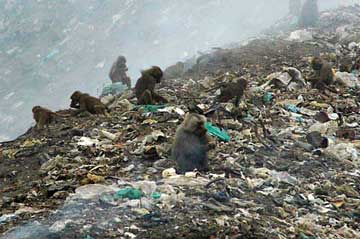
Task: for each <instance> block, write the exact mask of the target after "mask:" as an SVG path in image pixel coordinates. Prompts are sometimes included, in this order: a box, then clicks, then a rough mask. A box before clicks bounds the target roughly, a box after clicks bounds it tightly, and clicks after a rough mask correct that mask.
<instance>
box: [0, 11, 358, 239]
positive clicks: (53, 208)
mask: <svg viewBox="0 0 360 239" xmlns="http://www.w3.org/2000/svg"><path fill="white" fill-rule="evenodd" d="M355 11H359V7H358V6H355V7H348V8H342V9H340V10H337V11H334V12H328V13H323V14H322V17H321V19H322V22H321V24H322V25H323V24H325V23H324V22H323V21H326V24H328V26H331V28H330V27H329V28H327V29H326V31H325V30H324V28H323V29H320V28H319V29H311V30H296V31H307V32H308V33H309V34H303V33H301V34H300V33H299V32H297V33H296V32H294V31H289V32H287V34H286V33H285V32H283V33H282V34H274V35H271V36H267V37H264V38H262V39H256V40H253V41H251V42H249V43H248V44H247V45H244V46H242V47H239V48H236V49H226V50H224V49H221V50H218V52H215V53H211V54H209V55H207V56H202V59H200V60H198V61H197V63H196V64H195V65H194V66H193V67H192V68H191V69H190V70H187V71H186V72H185V73H184V74H183V75H182V76H181V77H178V78H174V79H167V80H166V81H165V82H163V83H162V84H161V85H160V87H159V88H158V89H157V92H158V93H159V94H160V95H162V96H164V97H166V98H167V99H169V103H168V104H165V105H156V106H154V105H145V106H143V105H135V104H134V103H135V102H136V100H134V95H133V93H132V92H131V90H126V91H124V92H123V94H122V95H121V96H120V97H113V98H111V100H109V101H108V103H109V104H110V106H109V107H110V108H111V113H110V117H107V116H88V115H84V116H83V115H79V116H77V117H71V118H68V119H66V120H65V121H64V122H60V123H58V124H52V125H51V126H50V127H49V129H44V130H42V131H40V132H38V131H34V130H29V131H28V132H27V133H26V134H24V135H23V136H21V137H19V138H18V139H17V140H15V141H13V142H9V143H3V144H2V145H1V148H0V152H1V154H0V184H1V188H0V193H1V196H2V197H1V198H0V233H1V234H0V235H2V236H3V237H2V238H86V239H91V238H225V237H226V236H228V237H229V238H284V239H285V238H300V239H310V238H312V239H315V238H319V239H320V238H329V239H330V238H359V237H360V233H359V231H360V155H359V149H360V137H359V135H360V126H359V120H360V106H359V104H358V101H359V83H360V79H359V69H360V38H359V36H360V29H359V28H358V27H357V26H358V24H359V23H360V15H355V14H353V15H350V14H349V13H351V12H355ZM342 17H344V18H346V19H348V18H349V19H351V22H350V23H349V22H348V21H345V20H346V19H345V20H344V21H342V20H339V19H343V18H342ZM340 29H344V31H341V30H340ZM344 32H346V37H345V36H344V35H343V34H345V33H344ZM302 36H305V39H302ZM309 36H311V37H309ZM334 39H337V40H336V41H334ZM349 39H351V41H349ZM318 53H321V55H322V57H323V58H324V59H327V60H328V61H329V62H330V63H331V64H332V66H333V68H334V70H335V72H336V77H335V79H336V82H335V84H334V86H332V87H328V88H326V89H325V90H318V89H312V88H311V86H310V84H309V82H308V81H307V79H308V78H309V76H310V74H311V72H312V70H311V68H310V64H309V58H310V57H312V56H315V55H317V54H318ZM345 59H348V60H345ZM239 77H242V78H244V79H246V81H247V82H248V86H247V89H246V90H245V93H244V96H243V97H242V98H241V100H240V103H239V105H238V106H236V105H234V104H233V103H232V102H228V103H217V104H214V99H216V97H217V96H218V95H219V94H220V90H219V89H220V87H221V86H222V85H223V84H224V83H225V82H232V81H234V80H236V79H238V78H239ZM188 111H193V112H198V113H202V114H204V115H206V116H207V119H208V122H209V123H208V124H207V125H206V128H207V130H208V132H209V133H210V134H211V135H212V137H213V138H214V139H215V141H216V143H215V144H216V145H215V147H214V149H212V150H210V152H209V159H210V160H209V172H207V173H202V172H196V171H194V172H187V173H185V174H178V173H177V171H176V164H175V162H174V160H172V159H171V157H170V154H171V153H170V152H171V145H172V142H173V139H174V135H175V131H176V128H177V126H178V125H179V124H180V123H181V122H182V120H183V118H184V116H185V113H186V112H188ZM62 112H66V110H64V111H62Z"/></svg>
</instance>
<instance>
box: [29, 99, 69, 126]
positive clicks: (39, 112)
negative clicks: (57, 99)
mask: <svg viewBox="0 0 360 239" xmlns="http://www.w3.org/2000/svg"><path fill="white" fill-rule="evenodd" d="M32 113H33V118H34V120H35V122H36V128H37V129H43V128H44V126H48V125H49V124H50V123H52V122H54V121H55V120H56V118H57V117H68V116H69V115H62V114H58V113H55V112H52V111H51V110H49V109H46V108H44V107H41V106H39V105H37V106H34V107H33V108H32Z"/></svg>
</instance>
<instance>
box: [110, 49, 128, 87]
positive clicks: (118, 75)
mask: <svg viewBox="0 0 360 239" xmlns="http://www.w3.org/2000/svg"><path fill="white" fill-rule="evenodd" d="M127 70H128V68H127V66H126V58H125V57H124V56H119V57H118V58H117V60H116V61H115V62H114V64H113V65H112V66H111V69H110V73H109V77H110V79H111V81H112V83H116V82H121V83H123V84H125V85H127V87H128V88H129V89H130V88H131V79H130V77H128V76H127V75H126V72H127Z"/></svg>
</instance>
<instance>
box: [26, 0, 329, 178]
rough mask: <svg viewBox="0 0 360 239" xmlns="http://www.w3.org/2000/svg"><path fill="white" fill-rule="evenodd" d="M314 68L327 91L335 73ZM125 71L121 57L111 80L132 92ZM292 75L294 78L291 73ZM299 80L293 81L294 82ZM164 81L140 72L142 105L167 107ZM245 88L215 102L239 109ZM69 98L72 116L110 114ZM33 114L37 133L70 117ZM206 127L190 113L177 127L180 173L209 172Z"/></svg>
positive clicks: (158, 74) (77, 96) (93, 101)
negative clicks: (161, 92) (160, 90)
mask: <svg viewBox="0 0 360 239" xmlns="http://www.w3.org/2000/svg"><path fill="white" fill-rule="evenodd" d="M300 7H301V0H290V11H293V12H292V13H293V14H303V13H300V12H298V11H299V9H300ZM315 10H316V12H317V1H316V0H306V1H305V3H304V5H303V7H302V12H306V11H310V12H312V13H311V14H313V13H314V11H315ZM304 14H305V13H304ZM306 14H308V15H306ZM306 14H305V15H304V16H301V18H304V19H305V18H307V17H308V16H310V15H311V14H310V13H306ZM309 14H310V15H309ZM311 16H312V15H311ZM308 20H309V19H308V18H307V20H303V21H302V23H303V24H304V25H309V24H312V22H313V20H310V21H308ZM311 67H312V69H313V70H314V74H313V76H312V77H311V78H310V79H309V80H310V82H311V85H312V87H314V88H317V89H319V90H324V89H326V88H327V87H328V86H329V85H331V84H332V83H333V82H334V73H333V71H332V67H331V65H330V64H329V63H328V62H327V61H325V60H323V59H321V58H320V57H314V58H313V59H312V61H311ZM126 71H127V67H126V59H125V57H123V56H119V57H118V58H117V60H116V61H115V63H114V64H113V65H112V67H111V70H110V73H109V77H110V79H111V81H112V82H113V83H116V82H121V83H123V84H125V85H127V87H128V88H131V80H130V78H129V77H128V76H127V75H126ZM289 74H290V75H292V74H291V72H289ZM296 78H297V77H293V79H295V80H296ZM162 79H163V71H162V70H161V68H160V67H158V66H153V67H151V68H149V69H147V70H144V71H142V72H141V77H140V78H139V79H138V80H137V82H136V84H135V87H134V93H135V96H136V98H137V103H138V104H139V105H147V104H163V103H168V100H167V99H165V98H164V97H162V96H160V95H159V94H157V93H156V92H155V86H156V84H158V83H160V82H161V80H162ZM246 87H247V81H246V80H245V79H243V78H238V79H236V80H234V81H233V82H229V83H226V84H224V85H222V87H221V88H220V95H219V96H218V97H217V98H216V101H217V102H229V101H230V100H234V101H233V103H234V105H235V106H238V104H239V101H240V99H241V97H242V96H243V94H244V91H245V90H246ZM70 98H71V103H70V107H71V108H75V109H77V110H76V111H75V113H74V114H73V115H77V114H79V113H81V112H88V113H90V114H101V115H105V116H107V115H108V114H109V109H108V108H107V106H106V105H104V104H103V103H102V102H101V101H100V99H98V98H96V97H93V96H90V95H89V94H86V93H82V92H80V91H75V92H74V93H73V94H72V95H71V97H70ZM32 112H33V117H34V119H35V121H36V127H37V129H42V128H43V127H44V126H47V125H48V124H50V123H51V122H52V121H54V119H56V118H57V117H69V116H71V115H63V114H59V113H55V112H52V111H51V110H49V109H46V108H43V107H41V106H35V107H33V109H32ZM205 123H206V117H205V116H203V115H201V114H197V113H187V114H186V115H185V118H184V121H183V122H182V123H181V125H180V126H179V127H178V129H177V131H176V134H175V139H174V143H173V147H172V158H173V159H174V160H175V161H176V162H177V165H178V171H179V172H186V171H192V170H194V169H197V170H200V171H206V170H207V169H208V156H207V153H208V151H209V149H210V148H211V145H212V144H211V143H210V142H211V138H210V137H209V136H208V134H207V130H206V128H205Z"/></svg>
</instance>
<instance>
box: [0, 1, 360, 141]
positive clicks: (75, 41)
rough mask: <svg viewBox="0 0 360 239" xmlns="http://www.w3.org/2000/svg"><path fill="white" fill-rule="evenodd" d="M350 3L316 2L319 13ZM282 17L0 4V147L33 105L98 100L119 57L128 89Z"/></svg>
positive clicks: (215, 6) (224, 8) (163, 5)
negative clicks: (145, 72)
mask: <svg viewBox="0 0 360 239" xmlns="http://www.w3.org/2000/svg"><path fill="white" fill-rule="evenodd" d="M354 3H359V4H360V0H319V6H320V10H324V9H327V8H333V7H337V6H339V5H341V4H344V5H346V4H354ZM287 12H288V0H251V1H250V0H191V1H190V0H188V1H184V0H107V1H104V0H56V1H51V0H0V141H4V140H8V139H11V138H14V137H16V136H18V135H19V134H21V133H23V132H25V130H26V129H28V128H29V127H30V126H31V125H32V124H34V123H33V120H32V113H31V108H32V107H33V106H34V105H41V106H44V107H48V108H50V109H52V110H54V111H56V110H58V109H61V108H68V105H69V103H70V102H69V97H70V95H71V93H72V92H73V91H75V90H81V91H84V92H88V93H90V94H93V95H98V94H99V93H100V91H101V89H102V87H103V86H104V85H105V84H108V83H110V80H109V79H108V72H109V70H110V67H111V65H112V63H113V61H114V60H115V59H116V57H117V56H118V55H119V54H122V55H124V56H126V58H127V65H128V68H129V75H130V77H131V78H132V83H133V84H134V83H135V81H136V79H137V78H138V76H139V71H140V70H141V69H144V68H146V67H148V66H151V65H159V66H161V67H166V66H169V65H171V64H174V63H175V62H177V61H179V60H185V59H187V58H190V57H192V56H194V55H196V54H197V52H198V51H205V50H209V49H211V48H212V47H221V46H222V45H224V44H227V43H230V42H239V41H241V40H244V39H246V38H248V37H251V36H254V35H256V34H257V33H258V32H259V31H261V30H264V29H265V28H267V27H269V26H270V25H271V24H273V23H274V22H275V21H276V20H278V19H279V18H281V17H283V16H285V15H286V14H287Z"/></svg>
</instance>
